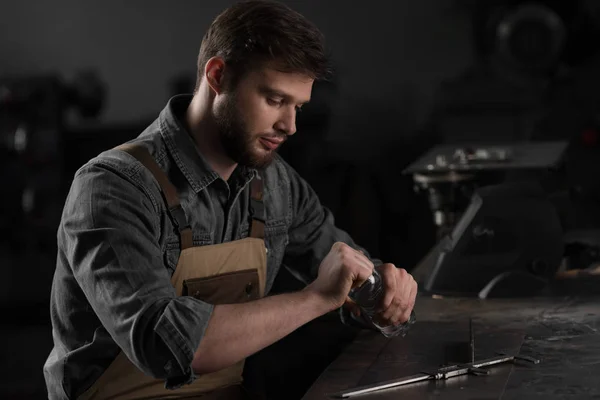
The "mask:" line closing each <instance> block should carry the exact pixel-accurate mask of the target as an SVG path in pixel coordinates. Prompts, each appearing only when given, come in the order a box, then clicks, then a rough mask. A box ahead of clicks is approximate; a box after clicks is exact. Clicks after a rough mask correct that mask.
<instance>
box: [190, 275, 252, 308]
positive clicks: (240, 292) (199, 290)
mask: <svg viewBox="0 0 600 400" xmlns="http://www.w3.org/2000/svg"><path fill="white" fill-rule="evenodd" d="M259 289H260V288H259V277H258V271H257V270H256V269H246V270H242V271H235V272H227V273H224V274H219V275H214V276H208V277H204V278H192V279H186V280H184V281H183V293H182V294H183V295H184V296H192V297H195V298H196V299H198V300H202V301H204V302H206V303H209V304H215V305H217V304H236V303H245V302H247V301H251V300H257V299H258V298H259V297H260V291H259Z"/></svg>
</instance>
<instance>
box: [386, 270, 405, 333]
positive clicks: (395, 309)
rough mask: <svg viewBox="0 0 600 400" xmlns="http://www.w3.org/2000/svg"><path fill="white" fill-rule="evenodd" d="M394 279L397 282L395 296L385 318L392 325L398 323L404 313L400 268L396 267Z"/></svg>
mask: <svg viewBox="0 0 600 400" xmlns="http://www.w3.org/2000/svg"><path fill="white" fill-rule="evenodd" d="M393 276H394V279H395V282H396V285H395V290H394V298H393V300H392V304H391V305H390V307H389V308H388V309H387V310H386V311H385V312H384V316H385V318H386V319H387V320H388V321H389V323H390V324H391V325H397V323H398V319H399V318H400V316H401V315H402V301H403V297H402V296H403V292H402V285H403V282H402V280H401V278H400V276H399V273H398V269H397V268H396V267H394V275H393Z"/></svg>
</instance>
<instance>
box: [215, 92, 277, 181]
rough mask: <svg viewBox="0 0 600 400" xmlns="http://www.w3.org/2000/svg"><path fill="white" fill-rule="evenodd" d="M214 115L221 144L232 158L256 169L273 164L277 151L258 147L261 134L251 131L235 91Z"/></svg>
mask: <svg viewBox="0 0 600 400" xmlns="http://www.w3.org/2000/svg"><path fill="white" fill-rule="evenodd" d="M214 116H215V123H216V125H217V130H218V132H219V140H220V142H221V146H223V149H224V150H225V154H226V155H227V156H228V157H229V158H230V159H232V160H233V161H234V162H236V163H238V164H241V165H243V166H246V167H249V168H256V169H264V168H266V167H267V166H269V164H271V162H272V161H273V158H275V151H268V150H266V149H264V150H262V149H259V148H258V146H257V144H258V138H259V136H260V135H253V134H252V133H250V132H249V129H248V127H247V123H246V121H245V120H244V118H243V116H242V114H241V113H240V112H239V109H238V107H237V104H236V97H235V94H234V93H232V95H231V96H228V97H227V99H226V100H225V101H224V102H223V103H222V104H221V106H220V107H218V108H216V109H215V113H214ZM261 150H262V151H261Z"/></svg>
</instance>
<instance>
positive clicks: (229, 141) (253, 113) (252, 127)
mask: <svg viewBox="0 0 600 400" xmlns="http://www.w3.org/2000/svg"><path fill="white" fill-rule="evenodd" d="M312 84H313V79H311V78H310V77H308V76H306V75H304V74H299V73H288V72H281V71H277V70H276V69H274V68H272V67H270V66H269V65H266V66H264V67H262V68H258V69H255V70H252V71H250V72H248V73H247V74H245V75H244V77H242V78H241V79H240V80H239V81H238V83H237V85H236V86H235V87H234V88H233V89H228V90H224V91H223V92H222V93H221V94H219V95H218V96H217V98H215V104H214V115H215V121H216V124H217V128H218V129H219V135H220V140H221V144H222V146H223V148H224V149H225V152H226V153H227V156H228V157H229V158H231V159H232V160H233V161H235V162H236V163H239V164H242V165H245V166H247V167H251V168H259V169H261V168H265V167H266V166H267V165H269V164H270V163H271V161H272V160H273V157H274V154H275V151H276V150H277V149H278V148H279V146H281V145H282V144H283V142H284V141H285V140H286V139H287V137H288V135H293V134H294V133H295V132H296V113H297V112H298V110H299V108H300V107H302V105H303V104H305V103H307V102H308V101H309V100H310V93H311V90H312Z"/></svg>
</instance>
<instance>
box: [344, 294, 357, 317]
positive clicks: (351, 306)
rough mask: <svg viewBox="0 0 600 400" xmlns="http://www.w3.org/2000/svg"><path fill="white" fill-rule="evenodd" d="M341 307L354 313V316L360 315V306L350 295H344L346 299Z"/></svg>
mask: <svg viewBox="0 0 600 400" xmlns="http://www.w3.org/2000/svg"><path fill="white" fill-rule="evenodd" d="M342 307H344V308H345V309H346V310H348V311H349V312H350V313H352V314H354V315H355V316H356V317H360V307H359V306H358V304H356V302H354V300H352V299H351V298H350V297H346V301H345V302H344V304H343V305H342Z"/></svg>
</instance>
